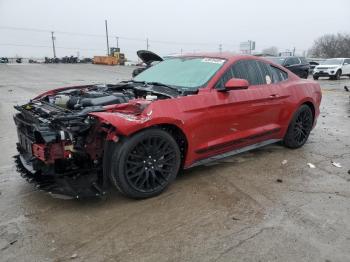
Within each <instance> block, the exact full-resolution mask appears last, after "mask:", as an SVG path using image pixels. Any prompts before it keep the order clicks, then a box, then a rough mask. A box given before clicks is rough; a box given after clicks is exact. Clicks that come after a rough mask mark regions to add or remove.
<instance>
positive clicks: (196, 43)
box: [0, 26, 238, 46]
mask: <svg viewBox="0 0 350 262" xmlns="http://www.w3.org/2000/svg"><path fill="white" fill-rule="evenodd" d="M0 29H5V30H16V31H31V32H39V33H51V32H52V31H53V30H47V29H37V28H26V27H12V26H0ZM54 32H55V34H66V35H75V36H87V37H104V38H105V37H106V35H100V34H87V33H78V32H66V31H60V30H54ZM112 36H113V37H118V38H119V39H122V40H128V41H139V42H144V41H145V38H135V37H127V36H120V35H112ZM148 41H149V42H152V43H158V44H166V45H196V46H198V45H203V46H204V45H205V46H217V44H218V43H215V42H177V41H165V40H157V39H154V40H153V39H149V40H148ZM225 45H227V46H238V45H234V44H230V43H225Z"/></svg>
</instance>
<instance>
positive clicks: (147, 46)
mask: <svg viewBox="0 0 350 262" xmlns="http://www.w3.org/2000/svg"><path fill="white" fill-rule="evenodd" d="M146 48H147V49H146V50H148V48H149V43H148V38H146Z"/></svg>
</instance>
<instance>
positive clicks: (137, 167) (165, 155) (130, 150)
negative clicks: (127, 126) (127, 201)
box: [107, 128, 181, 199]
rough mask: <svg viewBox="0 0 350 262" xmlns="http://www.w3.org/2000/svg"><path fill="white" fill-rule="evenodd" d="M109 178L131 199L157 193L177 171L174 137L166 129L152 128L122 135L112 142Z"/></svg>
mask: <svg viewBox="0 0 350 262" xmlns="http://www.w3.org/2000/svg"><path fill="white" fill-rule="evenodd" d="M111 154H112V155H111V157H110V162H111V163H109V167H110V168H109V170H108V169H107V172H109V178H110V180H111V181H112V183H113V184H114V185H115V186H116V188H117V189H118V190H119V191H120V192H121V193H122V194H124V195H126V196H127V197H130V198H135V199H141V198H148V197H153V196H156V195H158V194H160V193H161V192H162V191H163V190H164V189H165V188H166V187H167V186H168V185H169V184H170V183H171V182H172V181H173V180H174V179H175V178H176V175H177V173H178V172H179V168H180V164H181V155H180V149H179V146H178V144H177V143H176V141H175V139H174V138H173V137H172V136H171V135H170V134H169V133H167V132H165V131H163V130H161V129H156V128H151V129H147V130H144V131H141V132H140V133H137V134H135V135H133V136H132V137H130V138H124V139H123V141H121V142H118V143H116V144H114V145H113V149H112V150H111Z"/></svg>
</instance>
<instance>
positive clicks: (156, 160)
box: [14, 53, 322, 198]
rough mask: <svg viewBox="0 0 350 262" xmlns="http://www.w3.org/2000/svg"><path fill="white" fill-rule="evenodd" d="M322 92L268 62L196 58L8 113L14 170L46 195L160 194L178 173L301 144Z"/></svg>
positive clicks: (56, 94) (66, 91)
mask: <svg viewBox="0 0 350 262" xmlns="http://www.w3.org/2000/svg"><path fill="white" fill-rule="evenodd" d="M321 97H322V95H321V90H320V86H319V84H317V83H316V82H313V81H309V80H304V79H300V78H299V77H298V76H296V75H294V74H293V73H291V72H290V71H288V70H287V69H285V68H283V67H281V66H279V65H277V64H273V63H272V62H270V61H267V60H264V59H261V58H257V57H253V56H242V55H232V54H224V53H223V54H195V55H185V56H181V57H174V58H172V59H168V60H165V61H162V62H160V63H158V64H156V65H154V66H152V67H150V68H148V69H147V70H145V71H143V72H142V73H140V74H139V75H137V77H135V78H134V79H133V80H130V81H123V82H120V83H117V84H108V85H87V86H86V85H85V86H77V87H67V88H60V89H56V90H51V91H48V92H46V93H43V94H41V95H39V96H38V97H36V98H34V99H32V100H31V101H30V102H29V103H27V104H25V105H21V106H16V107H15V108H16V109H17V110H18V111H19V113H17V114H16V115H15V116H14V120H15V123H16V126H17V132H18V138H19V142H18V144H17V148H18V151H19V153H20V154H19V156H18V158H17V160H18V163H19V164H20V165H21V166H22V169H23V170H25V171H26V172H27V173H28V172H30V173H31V174H32V175H33V178H35V179H36V180H37V181H39V180H40V181H41V186H42V187H43V188H44V189H45V190H48V191H50V192H52V193H62V194H67V195H71V196H74V197H77V198H79V197H83V196H87V195H91V194H92V195H103V194H104V193H105V192H106V190H107V189H106V188H108V187H109V185H114V186H115V187H116V188H117V189H118V190H119V191H120V192H121V193H123V194H125V195H126V196H128V197H131V198H147V197H152V196H155V195H157V194H159V193H161V192H162V191H163V190H164V189H165V188H166V187H167V186H168V185H169V184H170V183H171V182H172V181H173V180H174V179H175V177H176V175H177V174H178V172H179V170H180V169H187V168H190V167H193V166H196V165H201V164H204V163H207V162H209V161H213V160H217V159H219V158H223V157H228V156H231V155H234V154H237V153H240V152H243V151H247V150H250V149H254V148H257V147H261V146H264V145H267V144H271V143H275V142H278V141H282V142H283V144H284V145H285V146H286V147H289V148H298V147H301V146H302V145H304V143H305V142H306V140H307V139H308V136H309V134H310V131H311V130H312V128H313V127H314V126H315V124H316V119H317V117H318V115H319V106H320V102H321Z"/></svg>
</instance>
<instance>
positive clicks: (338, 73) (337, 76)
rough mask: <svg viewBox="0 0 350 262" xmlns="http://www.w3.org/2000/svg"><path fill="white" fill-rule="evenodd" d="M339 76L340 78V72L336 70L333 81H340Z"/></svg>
mask: <svg viewBox="0 0 350 262" xmlns="http://www.w3.org/2000/svg"><path fill="white" fill-rule="evenodd" d="M340 76H341V70H338V71H337V73H336V74H335V76H334V79H335V80H339V79H340Z"/></svg>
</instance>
